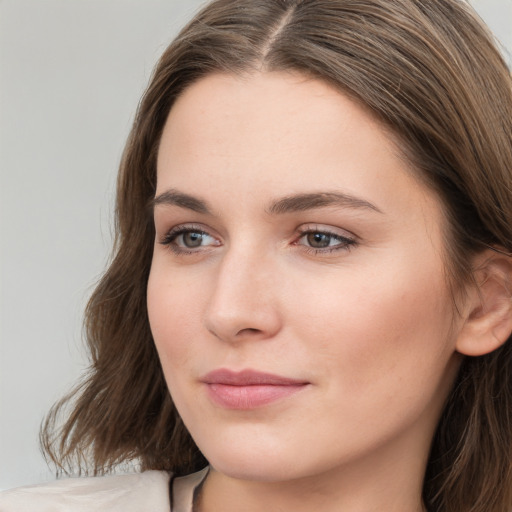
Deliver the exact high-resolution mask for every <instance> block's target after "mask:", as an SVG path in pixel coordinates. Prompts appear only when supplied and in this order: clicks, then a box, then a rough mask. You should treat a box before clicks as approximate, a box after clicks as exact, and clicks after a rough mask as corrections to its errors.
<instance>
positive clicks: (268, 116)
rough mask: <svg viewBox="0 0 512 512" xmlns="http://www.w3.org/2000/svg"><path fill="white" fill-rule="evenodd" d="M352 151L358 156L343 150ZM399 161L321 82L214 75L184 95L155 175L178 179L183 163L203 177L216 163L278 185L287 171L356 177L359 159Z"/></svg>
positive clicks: (352, 106) (350, 104)
mask: <svg viewBox="0 0 512 512" xmlns="http://www.w3.org/2000/svg"><path fill="white" fill-rule="evenodd" d="M355 146H358V147H360V146H361V147H364V151H363V152H361V153H360V154H357V153H356V152H354V151H349V150H348V149H349V148H351V147H355ZM344 148H346V149H347V150H346V151H344ZM397 156H398V150H397V148H396V145H395V144H394V142H393V139H392V137H391V136H390V135H389V132H388V131H387V130H386V129H385V128H384V127H383V126H382V125H381V124H380V123H379V122H378V121H377V120H376V119H375V118H373V117H372V116H371V115H370V114H369V113H368V112H367V111H366V110H364V109H363V108H362V107H360V106H359V105H358V104H356V103H355V102H354V101H352V100H350V99H349V98H348V97H346V96H345V95H343V94H341V93H340V92H339V91H338V90H336V89H335V88H333V87H331V86H329V85H327V84H326V83H324V82H322V81H320V80H315V79H311V78H306V77H304V76H302V75H300V74H297V73H283V72H271V73H256V74H254V75H248V76H243V77H240V76H236V77H235V76H232V75H226V74H214V75H210V76H207V77H206V78H203V79H201V80H199V81H198V82H196V83H194V84H193V85H192V86H190V87H189V88H188V89H186V90H185V91H184V93H183V94H182V95H181V96H180V97H179V98H178V100H177V101H176V103H175V105H174V106H173V108H172V110H171V112H170V115H169V117H168V120H167V123H166V126H165V129H164V133H163V137H162V140H161V144H160V151H159V155H158V169H159V170H160V171H162V170H163V169H164V168H166V169H167V168H169V167H172V168H173V169H175V172H178V169H179V166H180V165H181V164H182V163H183V164H184V163H186V164H187V166H190V165H192V164H194V165H195V164H197V165H199V166H200V168H201V170H202V172H203V174H204V175H205V177H206V176H207V175H208V174H209V170H211V169H212V168H213V167H214V166H215V165H216V164H217V163H218V162H219V161H222V166H223V168H224V169H225V171H226V172H227V171H228V170H229V168H232V169H235V170H236V171H237V172H236V173H235V174H236V175H238V176H241V175H242V174H245V175H246V176H248V175H249V174H250V173H249V172H248V171H249V170H250V169H253V168H254V167H258V168H259V171H260V172H261V173H263V172H264V170H266V169H268V168H273V172H274V174H275V173H276V172H277V171H278V174H279V175H280V176H282V177H283V178H284V177H285V175H286V170H293V171H294V172H293V175H294V176H293V177H294V179H298V178H299V177H300V174H301V173H300V172H299V171H301V170H304V171H307V173H309V174H312V175H314V174H315V173H316V171H317V170H318V167H319V165H320V164H326V165H329V166H336V167H337V168H338V170H339V169H341V168H346V169H354V168H357V167H362V164H363V161H364V160H365V159H370V158H373V159H382V158H384V157H386V158H388V157H391V158H393V157H397ZM185 159H186V162H185ZM397 160H398V158H397ZM397 163H398V162H397ZM400 165H401V167H403V168H404V170H405V169H406V166H405V165H403V164H402V163H400ZM307 173H306V174H307ZM180 174H181V173H180ZM338 175H339V172H338ZM226 177H227V176H226Z"/></svg>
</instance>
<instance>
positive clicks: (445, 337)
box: [288, 260, 454, 396]
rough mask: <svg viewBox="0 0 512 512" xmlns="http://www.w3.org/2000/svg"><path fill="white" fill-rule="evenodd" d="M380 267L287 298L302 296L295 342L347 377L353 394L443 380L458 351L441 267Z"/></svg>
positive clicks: (296, 305) (295, 306)
mask: <svg viewBox="0 0 512 512" xmlns="http://www.w3.org/2000/svg"><path fill="white" fill-rule="evenodd" d="M409 261H411V260H409ZM380 263H381V265H382V266H381V267H379V266H377V265H374V267H373V270H372V271H370V272H368V269H366V271H365V272H361V271H358V270H357V269H345V270H344V272H343V277H342V278H340V277H339V276H336V275H335V274H334V273H333V275H332V276H325V280H323V282H321V283H319V282H318V279H316V281H315V284H314V285H313V283H312V282H311V283H309V284H308V283H307V282H306V283H304V280H303V289H304V288H305V289H311V290H322V292H321V293H320V292H318V291H317V292H316V293H314V294H309V295H308V294H307V293H306V294H304V293H302V294H300V295H299V294H298V293H297V292H295V293H293V291H292V292H291V293H289V297H290V298H292V297H294V296H295V297H297V298H296V299H294V301H293V302H290V303H289V308H288V311H289V312H290V315H291V316H294V317H295V333H296V336H297V338H298V339H300V340H302V343H303V344H304V345H306V344H309V345H310V346H309V349H310V350H311V349H312V348H314V350H315V357H318V358H321V359H322V360H323V361H324V362H325V363H326V364H327V365H329V367H330V370H331V372H332V373H333V374H335V375H342V376H347V379H346V380H345V382H344V386H345V387H346V391H347V392H350V393H355V394H359V393H362V390H366V391H367V390H368V387H369V386H370V387H376V388H377V387H379V386H383V385H385V386H387V385H388V384H389V385H391V386H392V387H399V386H401V385H402V384H404V383H405V385H407V384H406V382H407V381H409V382H412V383H419V382H420V381H425V380H432V379H434V378H435V379H436V380H439V379H440V378H441V377H442V373H443V371H444V369H445V365H446V363H447V360H448V359H449V357H450V355H451V353H453V350H454V349H453V340H450V336H449V333H450V327H451V322H452V304H451V298H450V294H449V292H448V289H447V286H446V284H445V280H444V274H443V272H442V266H440V265H437V264H436V265H434V264H432V265H431V267H430V268H427V267H426V266H423V268H422V269H417V268H416V266H415V265H411V264H410V263H407V261H406V260H404V261H402V262H400V261H394V262H392V263H391V262H385V261H381V262H380ZM383 268H385V269H386V271H385V272H384V271H382V272H379V269H380V270H383ZM292 282H293V281H292ZM299 297H300V298H299ZM413 385H414V384H413ZM418 387H419V386H418ZM428 388H431V384H429V385H428ZM380 394H381V393H377V396H379V395H380Z"/></svg>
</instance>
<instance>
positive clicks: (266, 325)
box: [205, 258, 281, 342]
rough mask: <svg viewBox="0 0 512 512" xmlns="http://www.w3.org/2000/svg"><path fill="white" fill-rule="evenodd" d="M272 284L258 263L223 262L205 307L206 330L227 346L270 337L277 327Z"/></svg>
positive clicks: (237, 260)
mask: <svg viewBox="0 0 512 512" xmlns="http://www.w3.org/2000/svg"><path fill="white" fill-rule="evenodd" d="M275 282H276V279H275V276H274V275H273V273H272V271H271V270H270V269H269V268H268V266H265V265H264V264H263V263H262V262H261V261H260V262H259V263H257V264H256V263H254V262H253V263H250V262H249V261H248V260H247V259H242V260H240V259H236V260H235V259H234V258H231V259H230V260H229V261H225V262H224V264H223V265H222V267H221V269H220V272H219V274H218V278H217V280H216V283H215V288H214V290H213V294H212V296H211V298H210V301H209V304H208V306H207V310H206V315H205V327H206V329H207V330H208V331H209V332H210V333H212V334H213V335H214V336H215V337H216V338H218V339H220V340H223V341H228V342H236V341H241V340H245V339H252V340H257V339H267V338H271V337H272V336H274V335H275V334H276V333H277V332H278V331H279V329H280V327H281V319H280V314H279V307H278V304H277V292H276V288H275V285H274V284H273V283H275Z"/></svg>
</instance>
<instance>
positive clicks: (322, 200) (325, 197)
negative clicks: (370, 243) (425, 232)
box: [151, 189, 382, 215]
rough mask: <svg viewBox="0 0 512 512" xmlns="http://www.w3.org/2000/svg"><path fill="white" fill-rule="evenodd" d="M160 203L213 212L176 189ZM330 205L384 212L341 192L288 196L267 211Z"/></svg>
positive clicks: (160, 198) (155, 201)
mask: <svg viewBox="0 0 512 512" xmlns="http://www.w3.org/2000/svg"><path fill="white" fill-rule="evenodd" d="M159 205H166V206H178V207H180V208H186V209H187V210H192V211H194V212H197V213H202V214H206V215H208V214H211V213H212V210H211V209H210V207H209V206H208V203H207V202H206V201H204V200H202V199H199V198H197V197H194V196H191V195H189V194H185V193H184V192H180V191H178V190H176V189H169V190H166V191H165V192H162V193H161V194H159V195H158V196H156V197H155V198H154V199H153V200H152V201H151V206H152V207H153V208H154V207H155V206H159ZM328 206H338V207H343V208H353V209H363V210H371V211H375V212H378V213H382V211H381V210H380V209H379V208H377V206H375V205H374V204H372V203H370V202H369V201H366V200H365V199H361V198H359V197H356V196H353V195H351V194H344V193H340V192H315V193H309V194H294V195H290V196H286V197H283V198H281V199H278V200H276V201H274V202H272V203H271V204H270V206H269V207H268V208H267V210H266V211H267V212H268V213H269V214H271V215H284V214H286V213H293V212H302V211H307V210H314V209H316V208H325V207H328Z"/></svg>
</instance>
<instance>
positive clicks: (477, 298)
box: [456, 249, 512, 356]
mask: <svg viewBox="0 0 512 512" xmlns="http://www.w3.org/2000/svg"><path fill="white" fill-rule="evenodd" d="M465 310H466V318H465V322H464V325H463V326H462V328H461V330H460V332H459V334H458V337H457V342H456V349H457V351H458V352H460V353H461V354H464V355H467V356H481V355H484V354H488V353H490V352H492V351H493V350H496V349H497V348H499V347H500V346H501V345H503V343H505V342H506V341H507V339H508V338H509V337H510V335H511V333H512V257H510V256H508V255H506V254H501V253H498V252H495V251H493V250H491V249H489V250H487V251H485V252H484V253H482V254H480V255H478V258H477V261H476V262H475V271H474V285H473V286H472V287H471V289H470V290H469V293H468V303H467V307H466V308H465Z"/></svg>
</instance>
